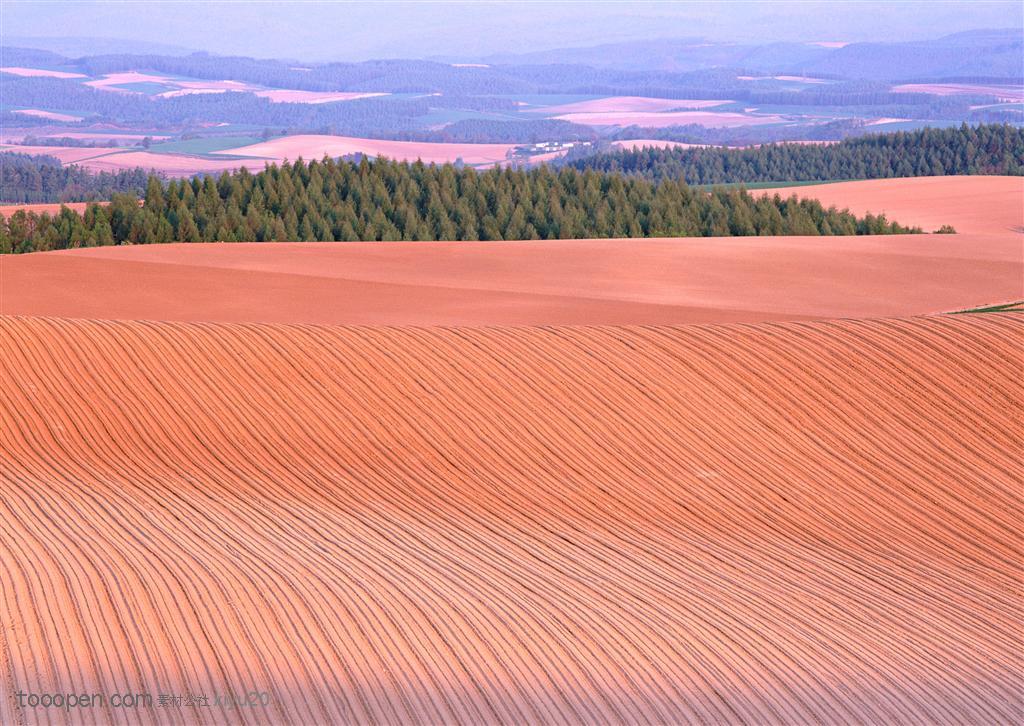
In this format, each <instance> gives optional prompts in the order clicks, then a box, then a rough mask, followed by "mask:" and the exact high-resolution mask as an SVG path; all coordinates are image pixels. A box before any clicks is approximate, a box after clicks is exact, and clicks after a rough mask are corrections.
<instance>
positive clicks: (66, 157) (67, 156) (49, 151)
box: [0, 144, 118, 164]
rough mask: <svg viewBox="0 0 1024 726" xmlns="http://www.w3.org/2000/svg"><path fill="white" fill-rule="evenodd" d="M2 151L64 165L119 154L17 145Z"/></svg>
mask: <svg viewBox="0 0 1024 726" xmlns="http://www.w3.org/2000/svg"><path fill="white" fill-rule="evenodd" d="M0 151H14V152H17V153H19V154H31V155H32V156H53V157H55V158H57V159H59V160H60V162H61V163H62V164H75V163H78V162H80V161H83V160H84V159H91V158H93V157H96V156H107V155H111V154H117V153H118V152H117V149H95V148H92V149H90V148H87V147H84V146H21V145H16V144H12V145H4V146H0Z"/></svg>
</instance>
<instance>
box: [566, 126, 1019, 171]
mask: <svg viewBox="0 0 1024 726" xmlns="http://www.w3.org/2000/svg"><path fill="white" fill-rule="evenodd" d="M564 163H565V164H566V165H568V166H571V167H573V168H576V169H580V170H584V169H591V170H595V171H600V172H616V173H623V174H629V175H635V176H640V177H643V178H645V179H651V180H655V181H657V180H661V179H678V180H682V181H685V182H686V183H688V184H732V183H744V182H762V181H828V180H831V179H882V178H889V177H910V176H941V175H952V174H999V175H1012V176H1021V175H1024V129H1022V128H1019V127H1016V126H1011V125H1009V124H990V125H981V126H974V127H972V126H968V125H966V124H963V125H961V126H959V127H955V128H948V129H932V128H927V129H921V130H919V131H907V132H896V133H889V134H875V135H870V136H860V137H857V138H852V139H846V140H844V141H840V142H837V143H834V144H821V145H816V144H773V145H765V146H761V147H758V148H753V149H722V148H703V149H685V148H661V149H659V148H650V147H648V148H644V149H637V150H633V149H623V150H616V151H602V152H599V153H596V154H593V155H590V156H585V157H583V158H576V159H567V160H566V161H565V162H564Z"/></svg>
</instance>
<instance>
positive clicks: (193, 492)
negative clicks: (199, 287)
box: [0, 256, 1024, 724]
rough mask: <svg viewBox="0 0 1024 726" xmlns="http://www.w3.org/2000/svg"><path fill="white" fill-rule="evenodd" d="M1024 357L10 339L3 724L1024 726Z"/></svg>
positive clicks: (6, 339)
mask: <svg viewBox="0 0 1024 726" xmlns="http://www.w3.org/2000/svg"><path fill="white" fill-rule="evenodd" d="M40 257H43V258H45V256H40ZM908 284H909V282H908ZM1022 347H1024V322H1022V320H1021V316H1020V315H1014V314H991V315H966V316H935V317H922V318H908V319H890V320H873V321H857V320H847V321H832V322H812V323H775V324H760V325H708V326H688V327H656V326H644V327H557V326H549V327H543V328H501V327H490V328H486V327H485V328H480V327H477V328H437V327H433V328H379V327H378V328H372V327H320V326H273V325H260V324H252V325H244V326H242V325H230V324H202V325H201V324H190V323H161V322H112V321H87V320H65V319H58V318H17V317H2V318H0V350H2V351H3V354H2V355H0V428H2V430H3V432H4V435H3V437H0V454H2V457H3V461H4V466H3V467H2V469H0V573H2V577H0V583H2V587H0V608H2V611H3V613H4V617H3V619H2V621H0V643H2V645H3V649H2V650H0V652H2V653H3V655H4V658H3V661H2V668H3V678H2V679H0V722H2V723H4V724H44V723H45V724H63V723H69V722H70V723H107V722H110V723H143V724H149V723H169V724H170V723H173V724H182V723H188V724H191V723H196V724H198V723H202V724H221V723H236V722H239V721H240V720H243V721H244V722H245V723H272V724H324V723H367V724H368V723H394V724H404V723H426V724H458V723H467V724H525V723H609V722H610V723H637V724H639V723H666V724H668V723H671V724H675V723H791V724H809V723H827V724H838V723H927V724H946V723H948V724H964V723H970V724H982V723H1020V722H1021V720H1022V719H1024V703H1022V700H1021V693H1020V662H1021V661H1020V653H1021V631H1020V614H1021V611H1020V597H1019V595H1020V575H1021V570H1020V553H1021V548H1022V547H1024V540H1022V536H1021V532H1022V531H1024V506H1022V505H1024V502H1022V498H1021V486H1020V483H1021V481H1022V479H1024V465H1022V458H1021V456H1020V437H1021V434H1022V431H1021V421H1020V418H1019V416H1018V415H1017V411H1018V410H1019V405H1020V402H1021V400H1022V399H1024V379H1022V378H1021V376H1020V371H1019V363H1020V350H1021V348H1022ZM249 690H258V691H266V692H267V693H268V696H269V705H268V706H267V708H266V709H265V710H264V709H252V710H250V709H246V710H244V711H238V710H230V709H228V708H226V707H223V706H218V705H216V703H214V702H213V698H214V696H216V695H218V694H219V695H225V694H228V693H234V694H236V695H238V696H239V697H241V694H242V693H243V692H245V691H249ZM19 691H24V692H30V693H31V692H35V693H40V692H49V693H53V692H57V693H75V694H78V693H83V692H84V693H105V694H111V693H124V692H126V691H129V692H132V693H146V692H148V693H151V694H153V703H152V706H150V707H142V708H139V709H138V710H130V711H129V710H126V709H124V708H120V709H118V708H111V707H110V704H109V703H108V704H107V705H106V706H105V707H94V708H89V709H75V710H72V711H70V712H68V711H63V710H59V709H56V708H50V709H42V708H39V709H31V708H26V709H24V710H16V708H15V705H14V704H15V700H14V694H16V693H17V692H19ZM161 693H181V694H186V693H198V694H205V695H206V696H207V697H208V698H210V700H211V705H210V706H209V707H208V708H190V707H182V708H175V707H161V706H159V705H158V702H157V695H156V694H161Z"/></svg>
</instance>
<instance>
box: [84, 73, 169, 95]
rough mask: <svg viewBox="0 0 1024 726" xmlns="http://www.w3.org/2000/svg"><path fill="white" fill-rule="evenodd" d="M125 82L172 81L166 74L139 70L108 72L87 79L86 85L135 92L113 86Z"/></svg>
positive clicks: (105, 89)
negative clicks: (153, 73) (98, 76)
mask: <svg viewBox="0 0 1024 726" xmlns="http://www.w3.org/2000/svg"><path fill="white" fill-rule="evenodd" d="M125 83H170V81H168V79H167V78H165V77H164V76H154V75H151V74H149V73H139V72H137V71H124V72H123V73H108V74H106V75H105V76H104V77H103V78H97V79H95V80H92V81H86V82H85V85H87V86H92V87H93V88H100V89H102V90H104V91H117V92H119V93H133V91H125V90H124V89H122V88H113V86H119V85H123V84H125Z"/></svg>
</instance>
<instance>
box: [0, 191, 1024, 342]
mask: <svg viewBox="0 0 1024 726" xmlns="http://www.w3.org/2000/svg"><path fill="white" fill-rule="evenodd" d="M836 190H839V191H836ZM780 191H781V192H782V193H787V194H788V193H793V192H794V191H798V193H800V194H803V195H806V196H814V197H818V198H821V199H822V200H823V201H824V202H825V203H826V204H833V203H838V204H839V205H840V206H851V207H853V208H854V209H855V210H856V211H858V213H864V212H867V211H873V212H876V213H877V212H880V211H883V210H884V211H886V212H888V213H889V214H890V217H892V218H894V219H897V220H900V221H904V222H906V223H909V224H923V225H924V226H925V228H927V229H934V228H935V227H937V226H939V224H945V223H949V224H953V225H954V226H955V227H956V228H957V230H958V231H959V232H960V234H956V235H905V236H880V237H730V238H685V239H633V240H548V241H543V242H520V241H509V242H384V243H372V242H370V243H362V242H360V243H337V244H332V243H293V244H280V243H273V244H230V245H224V244H209V245H150V246H141V247H105V248H92V249H80V250H65V251H61V252H48V253H41V254H31V255H16V256H4V257H0V314H7V315H52V316H60V317H73V318H106V319H151V320H183V321H221V322H272V323H318V324H375V325H376V324H384V325H568V324H604V325H620V324H681V323H726V322H764V321H770V320H800V319H807V318H840V317H894V316H905V315H917V314H927V313H936V312H942V311H948V310H956V309H962V308H968V307H973V306H977V305H983V304H986V303H996V302H1004V301H1010V300H1019V299H1021V298H1024V282H1022V281H1024V235H1022V234H1021V233H1020V232H1014V231H1011V230H1012V229H1014V228H1015V225H1016V226H1020V224H1022V223H1024V221H1022V220H1024V179H1021V178H1010V177H937V178H934V179H931V178H924V179H885V180H881V181H880V182H853V183H850V184H825V185H820V186H809V187H800V188H798V189H797V190H794V189H783V190H780ZM933 210H938V211H933ZM933 217H934V219H932V218H933Z"/></svg>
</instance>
